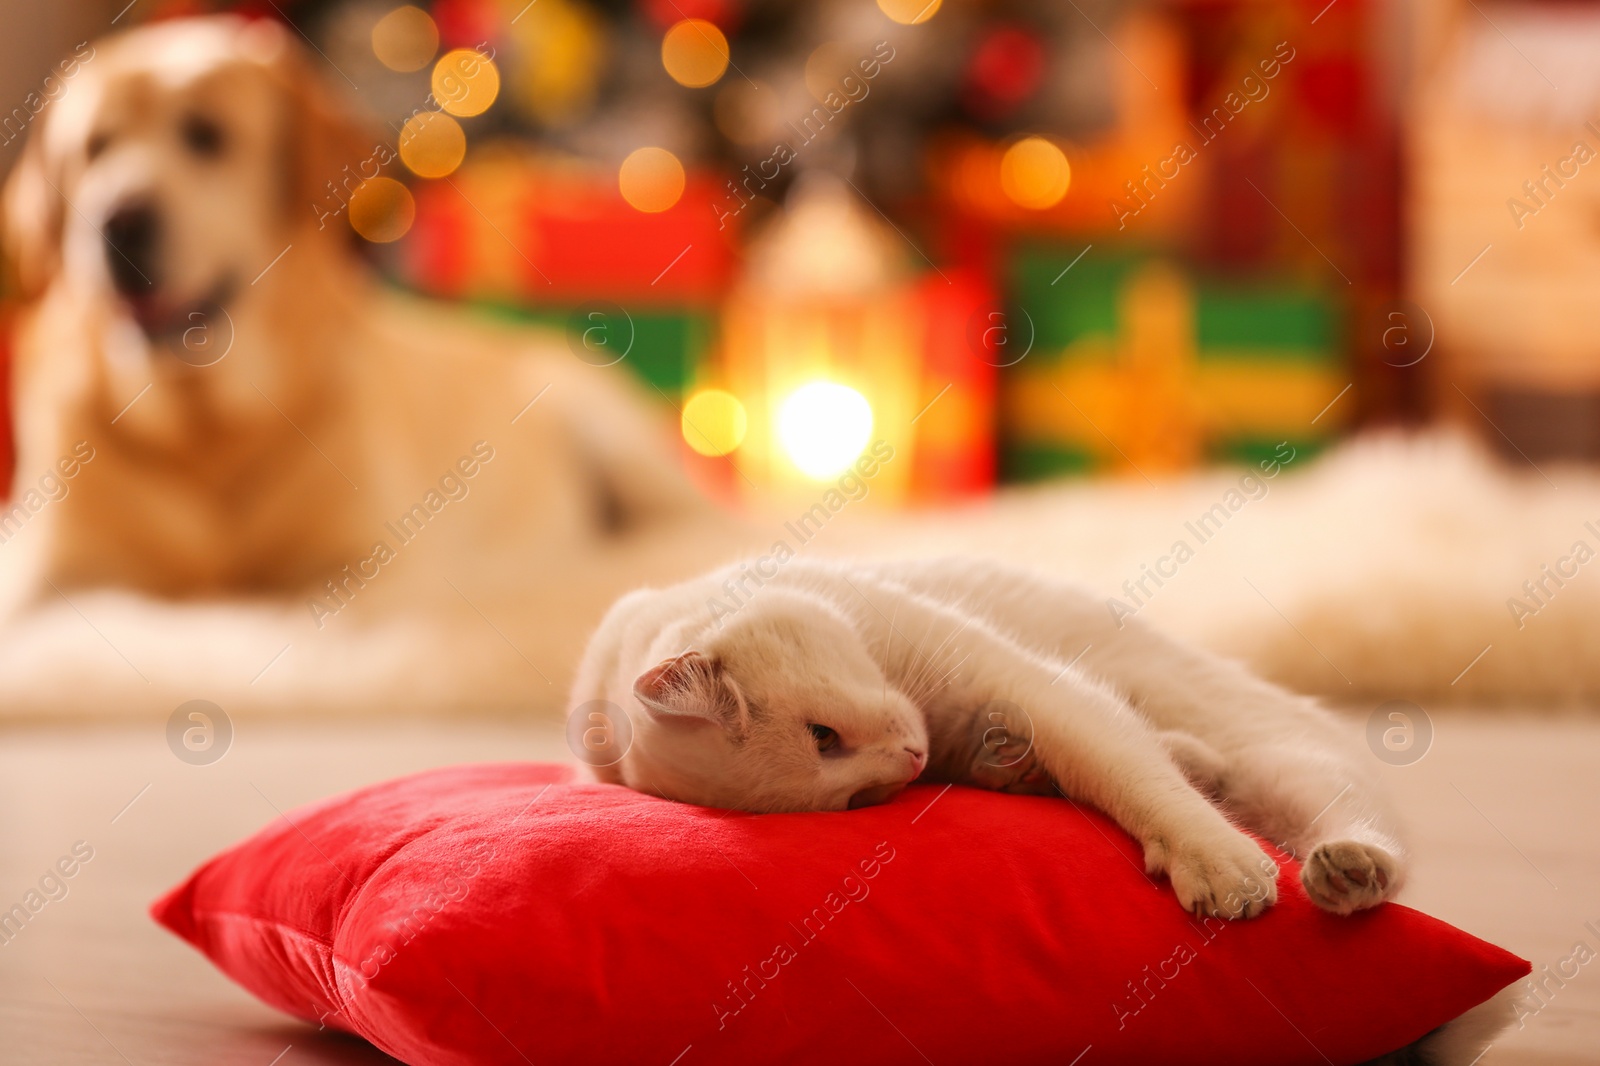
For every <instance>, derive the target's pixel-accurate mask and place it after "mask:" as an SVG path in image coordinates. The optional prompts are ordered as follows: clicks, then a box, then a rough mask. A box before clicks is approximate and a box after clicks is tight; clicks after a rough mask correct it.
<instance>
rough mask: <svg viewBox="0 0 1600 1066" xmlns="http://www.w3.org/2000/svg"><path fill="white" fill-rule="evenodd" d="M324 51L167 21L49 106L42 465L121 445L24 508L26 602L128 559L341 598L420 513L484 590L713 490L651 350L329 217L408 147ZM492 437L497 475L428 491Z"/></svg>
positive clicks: (33, 214) (148, 587) (419, 567)
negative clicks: (340, 83) (645, 388)
mask: <svg viewBox="0 0 1600 1066" xmlns="http://www.w3.org/2000/svg"><path fill="white" fill-rule="evenodd" d="M317 63H318V61H317V60H316V59H315V57H311V56H309V55H308V54H307V53H306V52H305V51H304V50H303V49H302V48H301V47H300V46H299V44H298V42H295V41H293V40H292V39H291V38H290V36H289V33H288V32H287V31H285V30H284V29H282V28H281V27H279V26H277V25H275V24H272V23H269V22H246V21H243V20H240V19H235V18H228V17H221V18H209V19H194V20H184V21H174V22H165V23H157V24H154V25H151V26H148V27H144V28H140V29H135V30H132V31H130V32H127V33H124V34H122V35H120V36H118V37H114V38H112V39H110V40H108V41H105V42H102V43H100V44H98V45H97V49H96V53H95V61H94V62H93V63H90V64H85V65H83V67H82V69H81V70H80V72H79V73H78V76H77V77H76V78H74V79H73V81H72V83H71V85H70V87H69V89H68V91H66V92H64V93H63V94H61V96H60V98H59V99H58V100H56V101H55V103H54V104H53V105H52V107H51V108H50V109H49V111H47V112H46V113H44V114H43V115H42V116H41V117H40V119H39V121H38V122H37V123H36V125H35V128H34V129H32V130H31V131H30V139H29V143H28V144H27V146H26V149H25V151H24V154H23V157H22V159H21V160H20V162H19V163H18V165H17V168H16V171H15V173H14V174H13V175H12V177H11V179H10V182H9V185H8V187H7V189H6V194H5V219H6V229H7V237H8V246H9V250H10V253H11V257H12V260H13V263H14V269H15V276H16V279H17V284H18V288H19V289H20V290H21V292H22V294H23V296H24V299H25V300H26V307H25V309H24V313H23V315H22V316H21V321H20V325H19V328H18V333H17V341H16V360H15V367H14V371H13V374H14V382H15V392H14V395H15V406H16V420H15V424H16V434H17V442H18V449H17V450H18V465H17V471H16V479H15V482H16V485H17V486H19V490H20V489H25V488H27V486H29V485H31V484H34V483H36V482H37V481H38V479H39V478H40V477H41V476H43V475H45V474H47V473H50V472H52V471H57V470H59V469H60V464H61V463H62V462H64V461H74V458H75V457H76V459H78V460H81V459H82V458H83V455H84V453H85V450H87V451H88V453H90V454H92V455H93V461H92V462H88V461H82V462H75V466H77V469H76V471H75V473H76V477H75V479H74V483H73V486H72V491H71V493H70V494H66V495H63V496H62V497H61V498H60V499H58V500H51V501H50V503H49V506H48V507H42V508H39V509H37V510H36V511H28V509H27V508H26V507H24V508H23V510H24V512H26V514H23V515H21V516H20V518H19V520H18V521H17V522H14V523H12V524H13V525H15V527H16V528H15V529H14V530H11V529H9V528H8V531H7V540H6V542H5V543H4V544H0V567H3V568H4V573H3V574H0V579H3V584H0V612H11V611H14V610H16V609H17V608H20V607H24V606H27V605H28V604H30V603H33V602H37V601H39V600H41V599H42V598H46V597H49V598H53V597H55V595H56V592H57V591H59V592H60V593H61V594H63V595H70V593H71V591H72V589H74V588H85V587H91V586H115V587H123V588H127V589H130V590H134V591H138V592H143V593H148V594H153V595H157V596H161V597H169V598H188V597H201V596H218V595H234V594H244V595H251V594H258V593H259V594H272V595H296V596H302V597H303V598H304V602H305V603H306V605H307V606H308V607H309V608H310V609H311V611H312V614H313V615H315V616H318V621H319V622H320V621H322V620H323V618H325V616H326V614H327V613H329V612H336V611H337V610H338V608H339V607H340V606H342V605H343V604H344V603H345V602H347V600H348V598H349V597H350V596H352V595H353V594H354V590H356V589H357V588H364V587H365V583H366V582H368V581H371V580H372V579H374V578H375V577H376V575H377V570H376V568H373V567H371V566H368V565H367V563H368V561H370V560H371V559H372V558H373V557H374V555H375V553H376V552H377V551H378V549H379V547H380V546H381V545H388V546H389V547H391V548H393V549H395V550H396V551H398V547H399V546H398V545H397V544H395V543H393V542H394V537H393V535H392V534H391V532H390V529H391V528H399V527H398V526H396V524H397V523H401V522H402V520H403V519H407V518H408V517H409V521H410V524H409V525H407V526H405V527H404V528H407V529H410V528H419V529H421V530H422V531H421V532H419V533H417V534H416V535H415V538H414V539H415V540H416V541H417V542H418V544H424V543H425V544H426V545H427V552H426V553H427V554H431V557H432V559H433V560H434V562H433V563H417V564H411V569H412V570H413V574H412V577H413V578H417V577H423V576H426V577H428V578H429V579H430V580H431V583H432V584H433V585H435V586H438V585H439V584H440V582H439V581H438V578H439V577H440V576H441V575H442V576H444V577H446V578H447V579H449V578H452V577H454V578H455V580H457V581H459V582H460V583H461V586H462V587H469V588H470V586H473V585H477V586H480V587H482V586H485V585H491V584H493V583H495V582H503V581H505V580H506V578H507V570H508V568H513V569H515V570H516V571H517V576H518V578H519V579H526V578H527V577H528V575H529V574H531V573H537V572H538V571H539V570H540V569H541V568H543V569H544V570H547V571H551V570H556V569H559V568H560V567H561V566H562V565H563V560H567V559H570V558H571V557H572V553H574V552H578V551H581V550H583V549H584V547H585V546H592V545H593V544H595V543H597V542H601V541H604V540H605V539H606V538H607V537H609V536H614V535H615V536H620V535H622V534H624V533H625V532H626V531H629V530H655V529H659V528H663V527H665V526H667V525H669V524H671V523H673V522H675V521H676V520H677V519H680V518H684V517H692V516H695V515H705V514H706V513H707V507H706V505H705V504H704V503H703V502H702V500H701V498H700V497H699V496H698V494H696V493H695V492H694V490H693V489H692V488H691V487H690V486H689V485H688V484H687V482H686V481H685V479H684V478H683V476H682V473H681V470H680V468H679V465H678V463H677V461H676V451H675V448H674V447H673V445H672V443H671V441H670V440H669V438H668V437H667V435H666V429H665V428H664V427H661V426H658V425H656V424H655V422H654V421H653V418H654V415H653V413H652V412H651V409H650V407H649V405H647V404H646V403H644V402H643V400H642V398H640V397H637V396H635V395H634V394H633V392H632V391H631V390H632V388H633V385H632V383H631V381H630V376H629V375H628V374H627V372H626V371H625V370H624V369H623V368H609V369H607V368H601V367H597V366H591V365H589V364H587V363H585V362H583V361H581V360H579V359H577V358H575V357H574V356H573V355H572V354H571V353H569V352H568V351H567V349H566V346H565V345H563V344H562V343H561V341H560V339H559V338H556V337H548V336H544V337H541V336H537V335H531V334H527V333H518V332H516V331H512V330H509V329H507V330H495V329H491V328H489V327H485V326H480V325H476V324H473V323H471V322H469V321H468V320H467V319H465V318H463V317H461V316H460V315H459V314H455V313H451V312H448V311H445V310H443V309H440V308H436V307H430V306H429V305H427V304H425V303H424V302H422V301H419V300H413V299H407V298H405V297H402V296H398V295H395V294H392V293H388V292H385V291H383V290H381V289H380V288H379V287H378V285H377V283H376V282H375V281H374V279H373V278H372V277H371V276H370V272H369V270H368V268H367V266H366V265H365V264H364V263H363V262H362V260H361V258H360V256H359V255H358V253H357V251H356V249H355V248H354V245H353V235H352V234H351V233H350V231H349V227H348V226H347V225H346V224H345V223H344V221H343V219H342V218H340V219H338V220H336V221H337V222H338V224H337V225H332V224H327V219H326V217H325V216H326V215H327V213H328V212H327V202H328V198H329V195H330V193H329V189H330V188H336V186H333V185H330V183H334V182H339V181H341V180H342V179H343V177H344V176H345V175H346V174H347V172H352V171H357V170H360V169H361V168H362V167H363V166H367V164H368V161H370V160H372V159H374V158H382V157H391V158H392V155H393V153H392V151H385V148H386V144H385V142H384V141H383V140H382V138H379V137H376V136H372V135H366V134H364V133H363V131H362V129H361V127H360V125H359V124H358V123H357V122H356V121H355V120H353V119H352V117H351V116H350V114H349V113H347V112H346V110H344V109H343V108H341V107H340V106H339V105H338V104H337V103H336V101H335V98H334V96H333V95H332V92H331V90H330V88H329V87H328V86H326V85H325V84H324V80H323V79H322V78H321V77H320V76H319V75H320V73H321V72H320V71H319V70H318V69H317ZM369 169H370V167H369ZM485 452H487V453H488V454H492V456H493V457H494V458H493V462H492V463H483V464H482V469H481V471H478V472H477V476H476V477H474V478H473V481H472V486H471V496H470V498H469V499H462V500H461V501H459V502H453V503H451V506H450V507H449V509H448V510H444V509H443V507H442V503H441V505H440V507H438V508H435V507H433V506H432V505H431V504H430V503H428V502H427V501H429V500H431V499H432V497H433V496H439V497H440V499H441V501H443V500H444V499H445V498H446V497H445V496H442V495H441V494H440V493H438V492H434V491H430V490H433V489H435V488H436V487H437V486H438V485H439V484H440V483H441V479H443V480H444V481H445V482H447V483H448V482H449V479H451V478H452V477H456V476H458V471H459V464H460V463H461V461H462V457H463V456H467V455H472V454H477V455H478V456H479V457H480V460H481V457H482V455H483V454H485ZM419 501H422V502H421V503H420V504H419ZM19 505H20V504H19V500H18V499H15V498H14V499H13V500H11V501H9V502H8V503H7V504H6V505H5V506H6V510H7V514H10V515H11V516H12V517H14V518H16V517H19V516H18V515H17V514H14V513H13V512H15V509H16V507H17V506H19ZM419 506H420V507H421V511H420V512H419V510H418V508H419ZM419 514H420V515H423V517H417V516H418V515H419ZM424 525H425V528H423V526H424ZM418 554H424V553H421V552H419V551H418V549H417V548H415V547H409V546H408V547H406V549H405V560H404V561H402V562H401V563H400V564H399V565H398V566H397V567H393V568H391V567H387V566H386V567H385V568H384V569H385V571H386V572H387V571H388V570H389V569H405V568H406V566H407V563H408V562H409V561H410V560H411V559H412V558H413V557H414V556H416V555H418ZM447 563H448V564H450V565H453V566H456V567H461V568H465V569H467V570H470V571H471V573H467V574H464V575H452V574H451V573H449V572H448V567H446V566H445V564H447ZM383 581H384V582H385V583H395V582H394V580H393V579H391V578H388V577H385V578H383ZM52 587H53V588H54V590H55V591H53V590H52ZM446 594H447V595H448V594H449V593H448V591H447V593H446ZM318 603H320V604H322V608H321V613H319V610H318V607H317V606H316V604H318Z"/></svg>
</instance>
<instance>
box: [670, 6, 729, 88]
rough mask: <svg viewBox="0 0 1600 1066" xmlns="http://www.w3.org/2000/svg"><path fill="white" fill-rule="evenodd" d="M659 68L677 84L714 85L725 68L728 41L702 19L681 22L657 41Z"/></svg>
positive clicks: (726, 66) (692, 86) (714, 26)
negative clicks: (659, 57) (663, 69)
mask: <svg viewBox="0 0 1600 1066" xmlns="http://www.w3.org/2000/svg"><path fill="white" fill-rule="evenodd" d="M661 65H662V66H664V67H666V68H667V73H668V74H670V75H672V80H673V81H675V82H677V83H678V84H679V85H683V86H687V87H688V88H690V89H701V88H704V87H705V86H707V85H714V84H716V82H717V80H718V79H720V78H721V77H722V75H723V73H724V72H725V71H726V70H727V69H728V38H727V37H725V36H723V33H722V31H721V30H719V29H717V27H716V25H715V24H714V23H711V22H707V21H706V20H705V19H683V20H682V21H681V22H678V23H677V24H675V25H674V26H673V27H672V28H671V29H670V30H668V31H667V35H666V36H665V37H663V38H662V39H661Z"/></svg>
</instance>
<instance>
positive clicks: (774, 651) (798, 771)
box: [621, 589, 928, 811]
mask: <svg viewBox="0 0 1600 1066" xmlns="http://www.w3.org/2000/svg"><path fill="white" fill-rule="evenodd" d="M632 695H633V699H634V700H635V701H636V705H637V707H638V708H639V710H640V712H641V713H636V714H634V715H633V717H634V719H635V722H636V723H637V724H636V726H635V731H634V739H633V743H632V745H631V748H630V750H629V752H628V753H627V754H626V755H625V756H624V759H623V765H622V767H621V768H622V771H623V778H624V780H626V782H627V783H628V784H629V785H630V786H632V787H634V788H637V789H640V790H641V791H645V792H650V793H654V794H656V795H659V796H664V797H666V798H668V799H675V800H682V801H684V802H687V803H698V804H702V805H704V806H709V807H724V808H733V809H737V810H748V811H816V810H845V809H846V808H853V807H864V806H868V805H870V804H874V803H883V802H885V801H887V800H889V799H890V798H892V797H893V796H894V795H896V794H897V793H898V792H899V791H900V790H901V789H903V788H904V787H905V786H906V785H907V784H909V783H910V782H911V781H912V780H914V779H915V778H916V777H917V775H918V774H920V773H921V772H922V770H923V768H924V767H925V766H926V765H927V752H928V735H927V727H926V724H925V722H924V720H923V717H922V713H921V712H920V711H919V710H918V709H917V707H916V706H915V705H914V704H912V702H911V701H910V700H908V699H907V698H906V697H905V696H904V695H903V694H902V693H900V692H899V691H897V690H896V689H894V688H893V687H892V686H890V685H888V684H887V683H886V682H885V679H884V675H883V672H882V670H880V669H879V667H878V665H877V664H876V663H875V662H874V661H873V659H872V658H871V656H869V655H868V654H867V652H866V650H865V649H864V648H863V647H862V645H861V641H860V639H859V637H858V636H857V634H856V632H855V630H854V627H853V626H852V625H850V623H849V622H848V621H847V620H846V619H844V618H843V617H841V616H840V615H838V614H837V613H836V612H835V611H833V610H832V609H831V608H829V607H828V606H827V605H826V604H824V603H822V602H820V601H818V600H816V599H814V598H812V597H809V596H803V595H795V594H791V593H789V592H787V591H786V590H778V589H768V590H765V591H763V593H762V595H760V596H758V597H756V599H755V600H754V601H752V602H751V603H749V604H747V605H746V606H745V607H744V608H743V609H742V610H741V611H740V612H739V614H737V615H736V616H734V617H733V618H732V619H729V620H726V621H725V624H724V625H723V627H722V628H721V629H718V630H714V631H708V632H707V634H706V635H705V636H704V637H703V638H702V639H701V640H699V641H697V642H695V646H693V647H692V648H691V649H689V650H687V651H684V652H681V653H679V654H675V655H671V656H670V657H667V658H664V659H662V660H661V661H660V662H657V663H656V664H655V665H653V666H651V667H650V668H649V669H647V670H645V671H644V673H642V674H640V675H639V676H638V678H637V679H636V680H635V681H634V684H633V693H632Z"/></svg>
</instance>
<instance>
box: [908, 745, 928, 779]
mask: <svg viewBox="0 0 1600 1066" xmlns="http://www.w3.org/2000/svg"><path fill="white" fill-rule="evenodd" d="M905 752H906V754H907V755H909V756H911V776H912V777H916V776H917V775H919V774H921V773H922V768H923V767H925V766H927V765H928V753H927V752H925V751H921V750H919V749H917V748H906V749H905Z"/></svg>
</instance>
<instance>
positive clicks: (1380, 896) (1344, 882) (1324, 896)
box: [1300, 840, 1400, 914]
mask: <svg viewBox="0 0 1600 1066" xmlns="http://www.w3.org/2000/svg"><path fill="white" fill-rule="evenodd" d="M1300 883H1301V884H1302V885H1304V886H1305V889H1306V895H1308V896H1310V897H1311V902H1312V903H1315V904H1316V905H1317V906H1319V907H1321V908H1322V909H1323V910H1325V911H1332V912H1333V913H1334V914H1350V913H1352V912H1354V911H1359V910H1365V909H1366V908H1368V907H1376V906H1377V905H1378V904H1380V903H1382V902H1383V901H1384V900H1386V899H1388V898H1389V897H1390V896H1392V895H1394V893H1395V891H1397V890H1398V889H1399V887H1400V863H1399V861H1398V860H1396V859H1395V857H1394V856H1393V855H1390V854H1389V853H1388V852H1387V851H1385V850H1384V849H1383V848H1380V847H1378V846H1377V845H1376V844H1363V843H1360V842H1359V841H1355V840H1330V841H1324V842H1323V843H1321V844H1318V845H1317V846H1316V847H1315V848H1313V849H1312V850H1311V854H1310V856H1308V857H1307V858H1306V861H1305V865H1304V866H1302V867H1301V868H1300Z"/></svg>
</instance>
